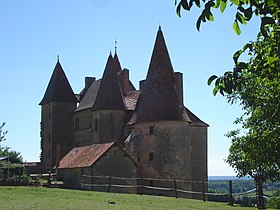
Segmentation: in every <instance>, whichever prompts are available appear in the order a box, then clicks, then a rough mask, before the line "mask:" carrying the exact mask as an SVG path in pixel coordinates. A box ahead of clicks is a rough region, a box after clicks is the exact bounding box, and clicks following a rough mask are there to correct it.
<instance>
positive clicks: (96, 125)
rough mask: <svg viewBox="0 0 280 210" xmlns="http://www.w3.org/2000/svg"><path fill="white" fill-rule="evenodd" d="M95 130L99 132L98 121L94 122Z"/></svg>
mask: <svg viewBox="0 0 280 210" xmlns="http://www.w3.org/2000/svg"><path fill="white" fill-rule="evenodd" d="M94 130H95V131H98V119H95V121H94Z"/></svg>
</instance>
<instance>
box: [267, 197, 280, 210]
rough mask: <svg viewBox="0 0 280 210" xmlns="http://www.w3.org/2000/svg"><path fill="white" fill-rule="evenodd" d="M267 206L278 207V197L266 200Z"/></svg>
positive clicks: (279, 200) (279, 203)
mask: <svg viewBox="0 0 280 210" xmlns="http://www.w3.org/2000/svg"><path fill="white" fill-rule="evenodd" d="M267 207H268V208H272V209H280V198H279V197H272V198H270V199H269V200H268V201H267Z"/></svg>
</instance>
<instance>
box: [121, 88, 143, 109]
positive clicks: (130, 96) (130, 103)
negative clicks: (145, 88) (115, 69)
mask: <svg viewBox="0 0 280 210" xmlns="http://www.w3.org/2000/svg"><path fill="white" fill-rule="evenodd" d="M139 95H140V91H139V90H135V91H130V92H128V93H127V95H126V96H125V97H124V104H125V107H126V110H134V109H135V107H136V104H137V101H138V98H139Z"/></svg>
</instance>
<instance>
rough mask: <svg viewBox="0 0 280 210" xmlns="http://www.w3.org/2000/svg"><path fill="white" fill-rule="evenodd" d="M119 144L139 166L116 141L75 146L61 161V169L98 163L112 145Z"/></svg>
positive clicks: (136, 164)
mask: <svg viewBox="0 0 280 210" xmlns="http://www.w3.org/2000/svg"><path fill="white" fill-rule="evenodd" d="M114 145H116V146H118V147H119V148H120V149H121V150H122V151H123V152H124V153H125V154H126V156H127V157H128V158H129V159H130V160H131V161H132V162H133V163H134V165H135V166H137V167H138V166H139V165H138V163H137V162H136V161H135V160H134V159H133V158H132V157H131V156H130V155H129V154H128V153H127V151H126V150H125V149H124V148H122V147H121V146H120V145H119V144H118V143H117V142H116V141H114V142H110V143H104V144H92V145H88V146H82V147H74V148H73V149H72V150H71V151H70V152H68V153H67V154H66V155H65V156H64V157H63V158H62V159H61V161H60V163H59V167H58V168H59V169H62V168H84V167H90V166H92V165H93V164H94V163H96V162H97V161H98V160H99V159H100V158H101V157H102V156H103V155H104V154H105V153H106V152H107V151H108V150H109V149H110V148H111V147H113V146H114Z"/></svg>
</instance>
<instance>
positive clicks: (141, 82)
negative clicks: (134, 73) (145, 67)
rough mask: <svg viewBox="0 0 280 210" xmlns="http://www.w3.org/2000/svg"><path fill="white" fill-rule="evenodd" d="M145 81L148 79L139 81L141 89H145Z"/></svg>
mask: <svg viewBox="0 0 280 210" xmlns="http://www.w3.org/2000/svg"><path fill="white" fill-rule="evenodd" d="M145 81H146V80H145V79H143V80H141V81H139V89H140V90H143V89H144V85H145Z"/></svg>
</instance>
